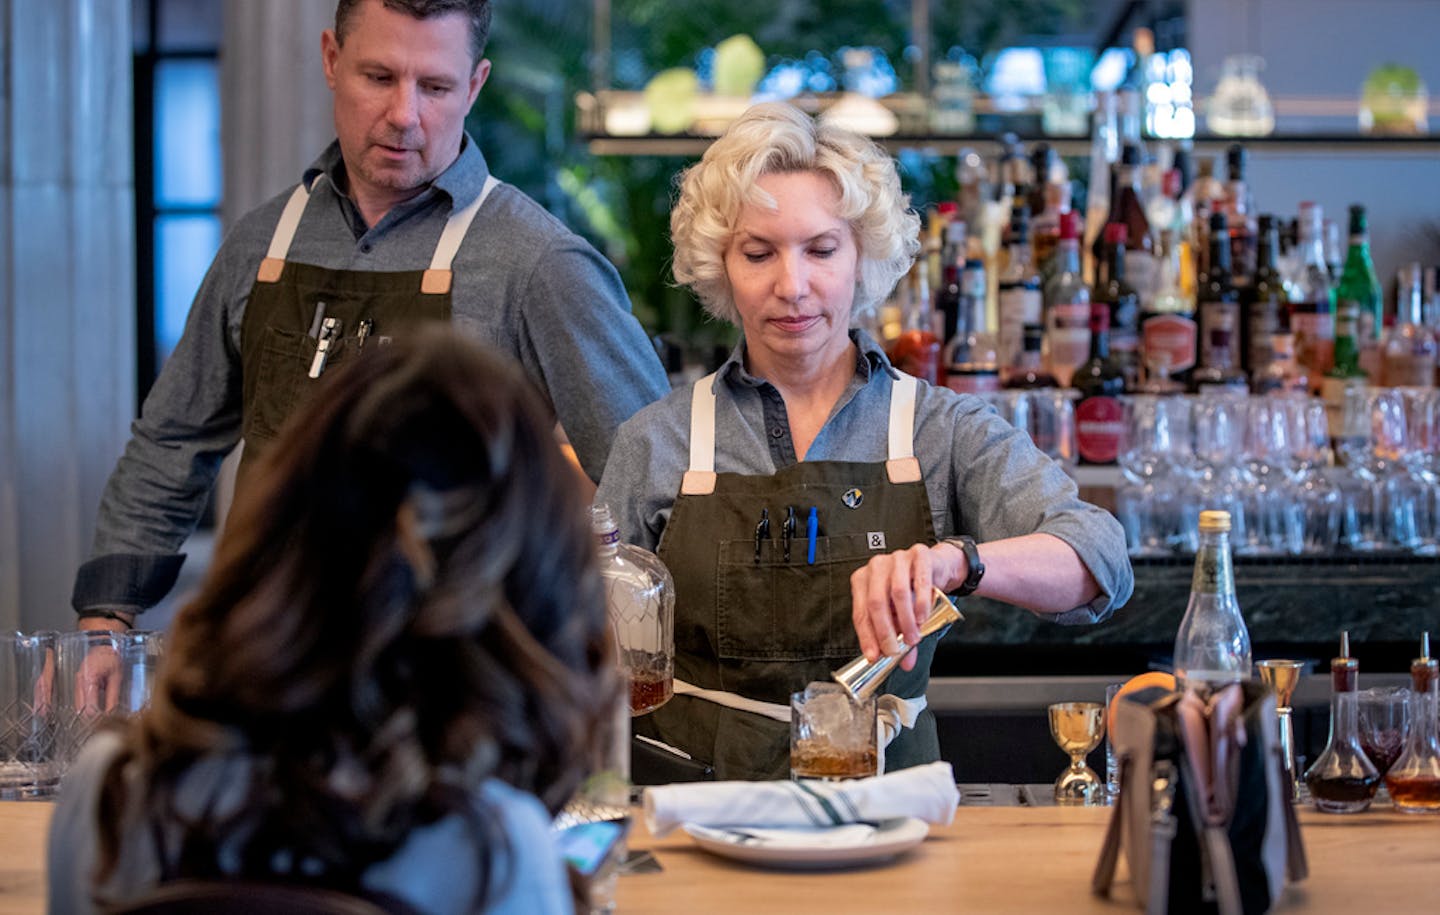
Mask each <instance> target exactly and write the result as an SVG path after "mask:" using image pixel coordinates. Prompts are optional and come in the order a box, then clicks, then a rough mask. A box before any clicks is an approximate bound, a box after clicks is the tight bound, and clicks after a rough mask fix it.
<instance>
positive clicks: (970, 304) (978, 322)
mask: <svg viewBox="0 0 1440 915" xmlns="http://www.w3.org/2000/svg"><path fill="white" fill-rule="evenodd" d="M985 290H986V284H985V262H984V261H982V260H980V259H979V258H970V259H969V260H967V261H965V270H964V271H963V272H962V273H961V274H960V312H959V314H960V317H959V321H958V323H957V325H956V328H955V335H954V336H953V337H951V338H950V340H949V342H947V343H946V344H945V351H944V353H943V354H942V356H941V359H942V361H943V362H944V363H945V386H946V387H948V388H949V389H950V390H952V391H956V392H958V393H960V394H989V393H991V392H993V391H998V390H1000V358H999V355H998V353H997V352H996V343H995V334H994V332H993V331H991V330H990V321H989V318H988V313H987V310H986V308H985Z"/></svg>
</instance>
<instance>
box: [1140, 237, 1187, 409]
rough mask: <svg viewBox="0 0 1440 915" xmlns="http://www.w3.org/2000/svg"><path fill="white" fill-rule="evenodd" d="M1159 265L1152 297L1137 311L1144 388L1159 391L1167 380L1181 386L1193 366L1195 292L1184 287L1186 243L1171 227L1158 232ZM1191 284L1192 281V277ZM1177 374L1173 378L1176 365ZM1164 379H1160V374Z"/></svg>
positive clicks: (1163, 387)
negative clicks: (1153, 296) (1177, 375)
mask: <svg viewBox="0 0 1440 915" xmlns="http://www.w3.org/2000/svg"><path fill="white" fill-rule="evenodd" d="M1160 249H1161V256H1160V268H1159V273H1158V274H1157V278H1156V284H1155V298H1154V299H1153V300H1152V301H1151V302H1150V305H1149V307H1148V308H1146V309H1145V310H1144V311H1142V312H1140V364H1141V366H1142V367H1143V368H1144V375H1145V384H1144V386H1143V389H1144V390H1146V391H1153V392H1155V393H1161V392H1162V391H1164V390H1165V388H1166V387H1167V385H1166V382H1174V383H1175V384H1178V385H1180V387H1181V388H1182V389H1183V387H1184V382H1185V381H1186V380H1187V379H1188V378H1189V376H1190V371H1191V369H1193V368H1194V366H1195V349H1196V346H1195V342H1196V331H1195V294H1194V291H1193V290H1189V291H1187V289H1186V283H1185V279H1184V275H1185V270H1186V269H1187V268H1186V266H1185V261H1186V259H1187V257H1188V254H1187V252H1186V247H1185V244H1184V243H1183V242H1182V241H1180V236H1179V235H1178V234H1176V231H1175V230H1174V229H1165V230H1163V231H1162V232H1161V233H1160ZM1191 279H1192V285H1193V277H1192V278H1191ZM1177 365H1178V366H1179V367H1180V368H1179V371H1180V377H1179V378H1175V374H1174V373H1175V366H1177ZM1162 374H1163V375H1164V376H1165V377H1164V379H1161V377H1160V376H1161V375H1162Z"/></svg>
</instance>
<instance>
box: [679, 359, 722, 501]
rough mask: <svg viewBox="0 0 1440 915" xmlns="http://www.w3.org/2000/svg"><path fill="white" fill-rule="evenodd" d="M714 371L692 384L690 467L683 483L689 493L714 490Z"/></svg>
mask: <svg viewBox="0 0 1440 915" xmlns="http://www.w3.org/2000/svg"><path fill="white" fill-rule="evenodd" d="M715 375H716V373H715V372H711V373H710V374H709V375H706V376H705V377H704V378H701V379H700V380H699V381H697V382H695V384H694V385H693V386H692V387H691V388H690V467H689V469H688V470H686V471H685V476H684V478H683V480H682V482H681V483H680V492H681V494H682V495H687V496H708V495H709V494H710V493H712V492H714V491H715Z"/></svg>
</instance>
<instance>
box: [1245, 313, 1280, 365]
mask: <svg viewBox="0 0 1440 915" xmlns="http://www.w3.org/2000/svg"><path fill="white" fill-rule="evenodd" d="M1245 326H1246V330H1248V331H1249V332H1250V334H1249V336H1250V340H1249V346H1247V347H1246V352H1245V358H1246V360H1247V361H1248V363H1249V364H1248V365H1247V366H1246V368H1248V369H1249V370H1250V371H1251V372H1252V373H1253V374H1256V375H1259V374H1260V373H1261V372H1263V371H1264V370H1265V368H1266V366H1268V365H1269V364H1270V363H1271V362H1274V361H1275V358H1276V356H1275V348H1274V343H1273V342H1272V341H1271V339H1270V338H1271V337H1272V336H1274V335H1275V334H1277V333H1279V332H1280V314H1279V312H1278V311H1277V310H1276V309H1274V308H1267V307H1265V306H1264V304H1263V303H1260V302H1256V303H1255V304H1254V305H1253V306H1252V307H1251V309H1250V314H1249V315H1247V316H1246V320H1245Z"/></svg>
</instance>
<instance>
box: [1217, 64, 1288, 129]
mask: <svg viewBox="0 0 1440 915" xmlns="http://www.w3.org/2000/svg"><path fill="white" fill-rule="evenodd" d="M1264 67H1265V60H1264V58H1261V57H1257V56H1253V55H1248V54H1233V55H1231V56H1230V57H1227V58H1225V62H1224V63H1223V64H1221V66H1220V81H1219V82H1218V83H1216V84H1215V94H1214V95H1212V96H1210V102H1209V105H1208V107H1207V108H1206V115H1205V122H1206V126H1208V127H1209V128H1210V132H1211V133H1217V134H1220V135H1222V136H1227V137H1263V136H1265V135H1266V134H1269V133H1271V132H1273V131H1274V130H1275V108H1274V106H1272V105H1271V104H1270V93H1268V92H1266V91H1265V86H1264V84H1262V83H1261V82H1260V71H1261V70H1262V69H1264Z"/></svg>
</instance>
